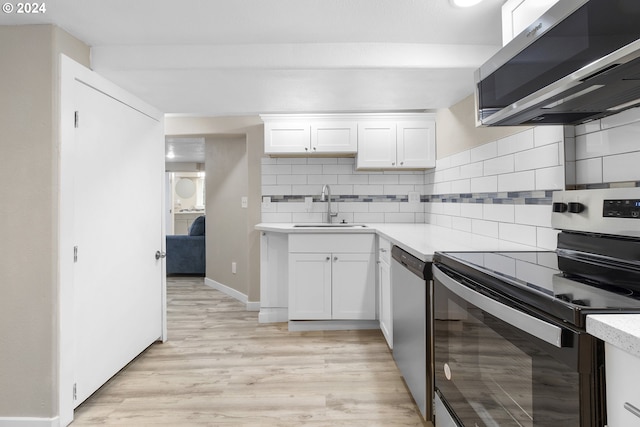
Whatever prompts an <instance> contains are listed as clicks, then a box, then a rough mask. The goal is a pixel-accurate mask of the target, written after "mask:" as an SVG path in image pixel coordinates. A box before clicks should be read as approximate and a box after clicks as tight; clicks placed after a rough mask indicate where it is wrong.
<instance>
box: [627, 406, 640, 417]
mask: <svg viewBox="0 0 640 427" xmlns="http://www.w3.org/2000/svg"><path fill="white" fill-rule="evenodd" d="M624 409H626V410H627V411H629V412H631V413H632V414H633V415H635V416H636V417H638V418H640V409H638V408H636V407H635V406H633V405H632V404H631V403H629V402H624Z"/></svg>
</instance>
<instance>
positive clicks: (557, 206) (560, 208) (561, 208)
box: [553, 202, 567, 212]
mask: <svg viewBox="0 0 640 427" xmlns="http://www.w3.org/2000/svg"><path fill="white" fill-rule="evenodd" d="M553 211H554V212H566V211H567V204H566V203H562V202H555V203H554V204H553Z"/></svg>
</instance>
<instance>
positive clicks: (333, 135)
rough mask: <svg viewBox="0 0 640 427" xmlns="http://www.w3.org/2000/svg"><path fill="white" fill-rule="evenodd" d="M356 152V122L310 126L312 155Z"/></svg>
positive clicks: (323, 122)
mask: <svg viewBox="0 0 640 427" xmlns="http://www.w3.org/2000/svg"><path fill="white" fill-rule="evenodd" d="M357 151H358V126H357V124H356V122H348V121H331V122H329V121H326V122H325V121H321V122H317V123H316V122H314V123H312V124H311V152H312V153H356V152H357Z"/></svg>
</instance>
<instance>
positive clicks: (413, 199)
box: [409, 191, 420, 203]
mask: <svg viewBox="0 0 640 427" xmlns="http://www.w3.org/2000/svg"><path fill="white" fill-rule="evenodd" d="M409 203H420V193H418V192H417V191H409Z"/></svg>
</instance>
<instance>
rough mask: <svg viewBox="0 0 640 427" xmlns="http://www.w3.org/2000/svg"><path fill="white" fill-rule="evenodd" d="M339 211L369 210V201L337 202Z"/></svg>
mask: <svg viewBox="0 0 640 427" xmlns="http://www.w3.org/2000/svg"><path fill="white" fill-rule="evenodd" d="M337 209H338V211H339V212H369V203H367V202H349V203H346V202H341V203H338V208H337Z"/></svg>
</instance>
